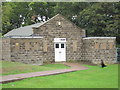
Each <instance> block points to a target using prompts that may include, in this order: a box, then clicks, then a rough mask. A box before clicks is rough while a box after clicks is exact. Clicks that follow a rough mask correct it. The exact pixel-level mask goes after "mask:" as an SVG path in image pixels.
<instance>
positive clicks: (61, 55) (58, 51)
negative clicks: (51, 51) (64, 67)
mask: <svg viewBox="0 0 120 90" xmlns="http://www.w3.org/2000/svg"><path fill="white" fill-rule="evenodd" d="M60 61H66V43H63V42H57V43H55V62H60Z"/></svg>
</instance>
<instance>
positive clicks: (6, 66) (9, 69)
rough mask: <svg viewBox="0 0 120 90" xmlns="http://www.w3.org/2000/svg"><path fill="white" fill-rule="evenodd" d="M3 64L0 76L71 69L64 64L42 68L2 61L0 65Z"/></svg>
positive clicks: (43, 66)
mask: <svg viewBox="0 0 120 90" xmlns="http://www.w3.org/2000/svg"><path fill="white" fill-rule="evenodd" d="M1 63H2V67H0V69H2V73H1V74H0V75H11V74H21V73H30V72H38V71H46V70H54V69H66V68H69V67H68V66H65V65H63V64H48V65H42V66H35V65H29V64H23V63H19V62H8V61H0V64H1Z"/></svg>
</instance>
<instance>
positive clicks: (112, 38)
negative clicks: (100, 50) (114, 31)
mask: <svg viewBox="0 0 120 90" xmlns="http://www.w3.org/2000/svg"><path fill="white" fill-rule="evenodd" d="M83 39H116V37H86V38H83Z"/></svg>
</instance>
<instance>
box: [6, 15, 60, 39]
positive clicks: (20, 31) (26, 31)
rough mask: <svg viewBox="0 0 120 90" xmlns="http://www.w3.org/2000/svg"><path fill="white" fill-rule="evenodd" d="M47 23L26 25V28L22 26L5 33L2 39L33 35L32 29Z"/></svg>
mask: <svg viewBox="0 0 120 90" xmlns="http://www.w3.org/2000/svg"><path fill="white" fill-rule="evenodd" d="M58 15H60V14H57V15H55V16H54V17H56V16H58ZM54 17H52V18H51V19H49V20H48V21H50V20H52V19H53V18H54ZM48 21H45V22H41V23H36V24H32V25H28V26H24V27H20V28H17V29H13V30H11V31H9V32H8V33H6V34H5V35H4V37H12V36H21V37H22V36H30V35H32V34H33V27H34V28H38V27H40V26H41V25H43V24H45V23H47V22H48Z"/></svg>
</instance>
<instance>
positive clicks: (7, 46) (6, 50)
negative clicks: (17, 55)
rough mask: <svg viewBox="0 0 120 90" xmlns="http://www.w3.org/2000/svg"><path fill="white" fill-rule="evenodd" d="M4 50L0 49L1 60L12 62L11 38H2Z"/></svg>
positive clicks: (0, 41)
mask: <svg viewBox="0 0 120 90" xmlns="http://www.w3.org/2000/svg"><path fill="white" fill-rule="evenodd" d="M0 43H1V45H2V48H0V51H1V55H2V58H1V60H5V61H11V50H10V38H2V39H1V40H0Z"/></svg>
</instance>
